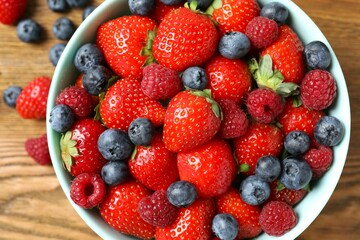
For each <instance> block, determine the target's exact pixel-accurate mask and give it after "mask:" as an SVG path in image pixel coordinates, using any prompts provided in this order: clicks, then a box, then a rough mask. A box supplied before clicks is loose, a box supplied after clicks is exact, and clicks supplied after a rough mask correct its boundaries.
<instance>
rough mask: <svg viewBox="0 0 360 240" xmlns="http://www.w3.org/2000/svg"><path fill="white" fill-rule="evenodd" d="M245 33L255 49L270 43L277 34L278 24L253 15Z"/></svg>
mask: <svg viewBox="0 0 360 240" xmlns="http://www.w3.org/2000/svg"><path fill="white" fill-rule="evenodd" d="M245 34H246V35H247V36H248V37H249V39H250V42H251V44H252V46H254V47H255V48H257V49H261V48H265V47H267V46H269V45H270V44H272V43H273V42H274V41H275V40H276V39H277V38H278V36H279V28H278V24H277V23H276V22H275V21H274V20H271V19H269V18H266V17H261V16H259V17H255V18H253V19H252V20H251V21H250V22H249V23H248V25H247V26H246V31H245Z"/></svg>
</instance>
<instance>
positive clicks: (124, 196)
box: [99, 181, 155, 239]
mask: <svg viewBox="0 0 360 240" xmlns="http://www.w3.org/2000/svg"><path fill="white" fill-rule="evenodd" d="M150 194H151V192H150V191H149V190H148V189H147V188H146V187H144V186H143V185H142V184H140V183H138V182H135V181H129V182H126V183H123V184H118V185H116V186H114V187H110V188H109V189H108V193H107V195H106V197H105V200H104V201H103V202H102V203H101V204H100V206H99V211H100V215H101V216H102V218H103V219H104V220H105V222H107V223H108V224H109V225H110V226H112V227H113V228H115V229H116V230H118V231H120V232H122V233H124V234H128V235H132V236H135V237H138V238H141V239H152V238H153V237H154V236H155V227H154V226H152V225H150V224H149V223H147V222H145V221H144V220H142V218H141V217H140V214H139V213H138V212H137V207H138V203H139V202H140V200H141V199H143V198H144V197H147V196H150Z"/></svg>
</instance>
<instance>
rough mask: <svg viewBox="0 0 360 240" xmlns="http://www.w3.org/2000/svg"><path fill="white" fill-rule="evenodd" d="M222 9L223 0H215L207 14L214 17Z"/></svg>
mask: <svg viewBox="0 0 360 240" xmlns="http://www.w3.org/2000/svg"><path fill="white" fill-rule="evenodd" d="M221 7H222V0H214V1H213V2H212V3H211V5H210V6H209V7H208V8H207V9H206V13H207V14H209V15H211V16H212V15H213V13H214V11H215V10H216V9H220V8H221Z"/></svg>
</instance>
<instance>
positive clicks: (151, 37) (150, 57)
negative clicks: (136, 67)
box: [140, 27, 157, 67]
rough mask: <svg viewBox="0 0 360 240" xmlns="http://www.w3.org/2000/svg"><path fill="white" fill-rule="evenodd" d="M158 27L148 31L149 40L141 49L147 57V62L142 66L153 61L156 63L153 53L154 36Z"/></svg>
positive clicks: (142, 53)
mask: <svg viewBox="0 0 360 240" xmlns="http://www.w3.org/2000/svg"><path fill="white" fill-rule="evenodd" d="M156 32H157V28H156V27H155V28H154V30H148V31H147V41H146V45H145V47H143V48H142V49H141V52H140V55H141V56H143V57H146V60H145V62H144V63H143V65H142V67H146V66H147V65H150V64H151V63H156V60H155V57H154V54H153V53H152V46H153V42H154V38H155V36H156Z"/></svg>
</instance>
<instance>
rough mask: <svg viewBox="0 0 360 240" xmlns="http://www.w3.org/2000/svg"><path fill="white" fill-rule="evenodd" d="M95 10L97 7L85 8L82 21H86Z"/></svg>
mask: <svg viewBox="0 0 360 240" xmlns="http://www.w3.org/2000/svg"><path fill="white" fill-rule="evenodd" d="M95 9H96V6H88V7H86V8H84V11H83V13H82V20H83V21H84V20H85V19H86V18H87V17H88V16H89V15H90V13H92V12H93V11H94V10H95Z"/></svg>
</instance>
